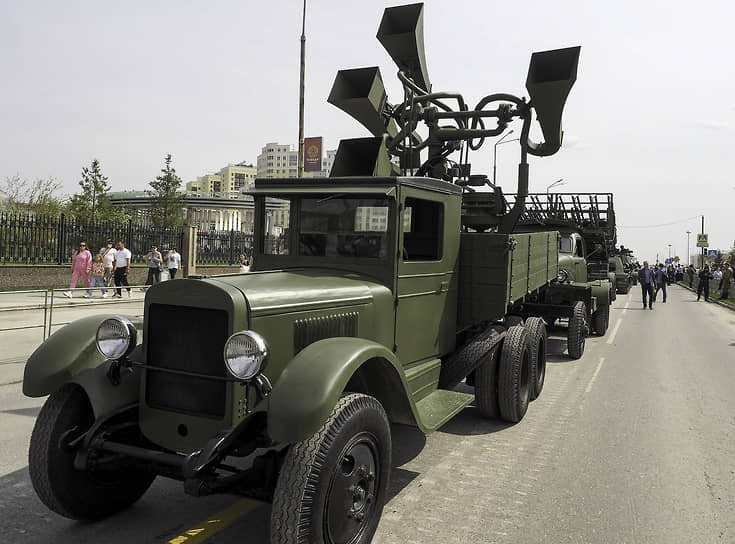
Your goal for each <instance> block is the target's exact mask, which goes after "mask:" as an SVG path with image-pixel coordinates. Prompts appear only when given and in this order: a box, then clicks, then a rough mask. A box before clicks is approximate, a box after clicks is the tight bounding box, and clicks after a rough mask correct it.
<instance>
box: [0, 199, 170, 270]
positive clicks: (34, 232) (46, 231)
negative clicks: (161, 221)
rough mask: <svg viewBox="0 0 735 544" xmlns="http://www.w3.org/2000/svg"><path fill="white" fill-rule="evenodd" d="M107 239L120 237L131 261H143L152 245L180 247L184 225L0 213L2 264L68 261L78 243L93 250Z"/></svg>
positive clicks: (67, 262) (63, 262)
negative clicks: (170, 227)
mask: <svg viewBox="0 0 735 544" xmlns="http://www.w3.org/2000/svg"><path fill="white" fill-rule="evenodd" d="M108 239H112V240H115V241H117V240H123V241H124V242H125V244H126V247H128V249H130V251H131V252H132V254H133V258H132V261H133V262H134V263H144V262H145V259H144V256H145V254H146V253H147V252H148V251H149V250H150V247H151V245H152V244H156V245H157V246H158V247H159V249H163V250H166V249H169V248H171V247H174V246H176V247H178V248H181V247H182V246H183V242H184V230H183V228H181V227H179V228H173V229H161V228H156V227H154V226H153V225H151V224H150V223H146V222H145V221H144V220H141V222H133V221H132V220H128V221H123V222H111V221H87V220H79V219H74V218H71V217H67V216H66V215H65V214H61V215H59V216H58V217H49V216H38V215H33V214H21V213H5V212H0V265H1V264H31V265H35V264H57V265H59V264H69V263H71V258H72V253H73V252H74V251H75V250H76V249H77V247H78V244H79V242H81V241H85V242H87V247H88V248H89V249H90V251H92V252H93V253H94V252H96V251H97V250H98V249H99V248H102V247H104V246H105V242H106V241H107V240H108Z"/></svg>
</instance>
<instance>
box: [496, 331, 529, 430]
mask: <svg viewBox="0 0 735 544" xmlns="http://www.w3.org/2000/svg"><path fill="white" fill-rule="evenodd" d="M530 399H531V336H530V335H529V334H528V331H527V330H526V328H525V327H524V326H523V325H516V326H514V327H511V328H509V329H508V332H507V334H506V335H505V339H504V340H503V347H502V349H501V350H500V365H499V368H498V404H499V406H500V417H501V418H502V419H503V420H505V421H509V422H511V423H518V422H519V421H520V420H521V419H523V416H524V415H526V410H527V409H528V403H529V402H530Z"/></svg>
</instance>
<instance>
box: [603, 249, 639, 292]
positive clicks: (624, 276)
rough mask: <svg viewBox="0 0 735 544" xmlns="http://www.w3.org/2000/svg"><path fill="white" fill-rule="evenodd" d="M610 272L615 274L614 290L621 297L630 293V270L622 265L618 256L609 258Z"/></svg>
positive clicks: (621, 260)
mask: <svg viewBox="0 0 735 544" xmlns="http://www.w3.org/2000/svg"><path fill="white" fill-rule="evenodd" d="M608 260H609V263H610V272H612V273H613V274H615V289H616V291H617V292H618V293H620V294H621V295H625V294H627V293H628V291H630V287H631V285H633V283H632V280H631V277H630V270H629V269H628V267H627V266H626V265H625V264H624V263H623V259H622V257H621V256H620V255H615V256H614V257H610V258H609V259H608Z"/></svg>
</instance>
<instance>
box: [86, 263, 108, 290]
mask: <svg viewBox="0 0 735 544" xmlns="http://www.w3.org/2000/svg"><path fill="white" fill-rule="evenodd" d="M95 287H101V288H102V298H107V289H105V263H103V262H102V255H100V254H99V253H98V254H97V255H95V256H94V262H93V263H92V285H91V287H90V288H89V290H88V291H87V294H88V295H89V296H90V297H91V296H92V295H93V294H94V293H93V291H92V289H94V288H95Z"/></svg>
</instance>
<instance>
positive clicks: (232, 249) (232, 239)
mask: <svg viewBox="0 0 735 544" xmlns="http://www.w3.org/2000/svg"><path fill="white" fill-rule="evenodd" d="M234 262H235V230H234V229H230V262H229V263H227V264H230V265H231V264H233V263H234Z"/></svg>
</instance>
